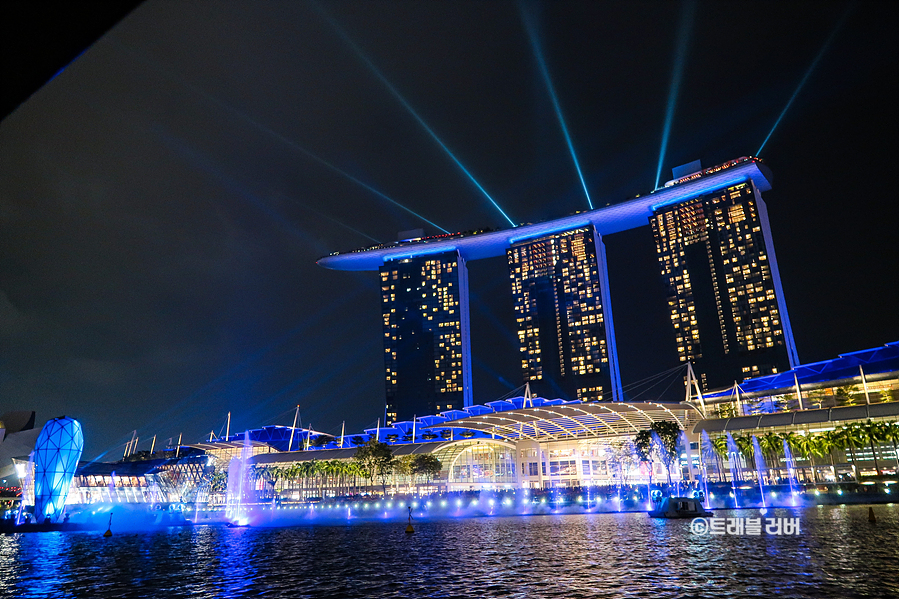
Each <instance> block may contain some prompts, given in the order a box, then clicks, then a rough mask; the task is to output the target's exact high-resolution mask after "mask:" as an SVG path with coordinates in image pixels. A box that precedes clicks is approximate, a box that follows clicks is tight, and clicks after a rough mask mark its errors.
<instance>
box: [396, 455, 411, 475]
mask: <svg viewBox="0 0 899 599" xmlns="http://www.w3.org/2000/svg"><path fill="white" fill-rule="evenodd" d="M414 461H415V456H414V455H404V456H400V457H398V458H396V460H395V461H394V463H393V473H394V474H395V475H397V476H404V477H406V479H407V481H406V482H410V481H411V479H412V475H413V472H412V463H413V462H414Z"/></svg>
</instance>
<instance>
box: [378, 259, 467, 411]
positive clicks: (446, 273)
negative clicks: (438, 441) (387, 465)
mask: <svg viewBox="0 0 899 599" xmlns="http://www.w3.org/2000/svg"><path fill="white" fill-rule="evenodd" d="M380 274H381V311H382V312H381V313H382V316H383V325H384V364H385V368H384V370H385V376H386V386H387V423H388V424H389V423H393V422H396V421H397V420H411V419H412V418H413V417H414V416H415V415H416V414H418V415H423V414H433V413H436V412H440V411H443V410H453V409H460V408H462V407H465V406H468V405H471V350H470V346H471V343H470V340H469V327H468V269H467V267H466V266H465V261H464V260H463V259H462V258H461V256H460V255H459V253H458V252H446V253H440V254H433V255H421V256H416V257H414V258H404V259H400V260H391V261H388V262H386V263H385V264H384V265H383V266H382V267H381V268H380Z"/></svg>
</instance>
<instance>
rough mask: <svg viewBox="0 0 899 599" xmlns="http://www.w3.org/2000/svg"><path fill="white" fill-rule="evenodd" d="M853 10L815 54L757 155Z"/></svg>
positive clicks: (848, 10) (841, 19)
mask: <svg viewBox="0 0 899 599" xmlns="http://www.w3.org/2000/svg"><path fill="white" fill-rule="evenodd" d="M851 10H852V5H850V6H849V8H848V9H847V10H846V12H844V13H843V16H842V17H841V18H840V21H839V22H838V23H837V26H836V27H834V30H833V32H832V33H831V34H830V37H828V38H827V41H826V42H824V45H823V46H822V47H821V50H820V51H819V52H818V55H817V56H815V60H813V61H812V64H811V66H810V67H809V68H808V70H807V71H806V72H805V75H803V76H802V80H801V81H800V82H799V85H798V86H797V87H796V91H794V92H793V95H792V96H790V101H789V102H787V105H786V106H784V109H783V110H781V111H780V115H779V116H778V117H777V120H776V121H774V126H773V127H771V131H769V132H768V135H767V136H766V137H765V141H763V142H762V145H761V146H759V151H758V152H756V153H755V155H756V156H761V153H762V150H764V149H765V144H767V143H768V140H769V139H771V135H773V134H774V130H775V129H777V126H778V125H780V121H781V120H783V118H784V115H785V114H786V113H787V111H788V110H789V109H790V106H792V105H793V101H794V100H795V99H796V96H798V95H799V92H800V91H802V87H803V86H804V85H805V82H806V81H808V78H809V77H810V76H811V74H812V71H814V70H815V67H816V66H818V61H820V60H821V57H822V56H824V53H825V52H827V48H828V47H829V46H830V43H831V42H832V41H833V38H835V37H836V35H837V33H838V32H839V31H840V28H842V26H843V23H844V22H845V21H846V17H847V16H848V15H849V12H850V11H851Z"/></svg>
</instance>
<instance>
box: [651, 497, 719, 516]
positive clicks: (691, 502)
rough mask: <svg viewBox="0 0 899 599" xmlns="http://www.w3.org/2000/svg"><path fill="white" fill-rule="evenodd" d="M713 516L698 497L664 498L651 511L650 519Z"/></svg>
mask: <svg viewBox="0 0 899 599" xmlns="http://www.w3.org/2000/svg"><path fill="white" fill-rule="evenodd" d="M711 515H712V512H710V511H708V510H707V509H705V508H704V507H703V506H702V502H701V501H700V499H699V498H698V497H662V498H661V500H659V501H658V502H657V503H656V506H655V507H654V508H653V509H652V510H650V511H649V517H650V518H707V517H709V516H711Z"/></svg>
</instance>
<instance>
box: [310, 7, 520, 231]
mask: <svg viewBox="0 0 899 599" xmlns="http://www.w3.org/2000/svg"><path fill="white" fill-rule="evenodd" d="M316 8H317V9H318V11H319V12H320V13H321V15H322V16H323V17H324V18H325V20H327V21H328V23H329V24H330V25H331V27H333V28H334V30H335V31H336V32H337V33H338V34H339V35H340V37H341V38H342V39H343V41H345V42H346V43H347V44H348V45H349V46H350V47H351V48H352V49H353V52H355V53H356V55H357V56H358V57H359V58H361V59H362V60H363V62H365V64H366V65H367V66H368V68H369V70H371V72H372V73H374V75H375V76H376V77H377V78H378V80H379V81H380V82H381V83H383V84H384V87H386V88H387V89H388V90H389V91H390V93H391V94H392V95H393V97H394V98H396V99H397V100H398V101H399V103H400V104H402V105H403V108H405V109H406V110H407V111H408V112H409V114H411V115H412V116H413V118H415V120H416V121H418V124H419V125H421V126H422V128H423V129H424V130H425V131H427V132H428V135H430V136H431V138H432V139H433V140H434V141H436V142H437V144H438V145H439V146H440V147H441V148H442V149H443V151H444V152H446V154H447V156H449V157H450V158H451V159H452V161H453V162H455V163H456V166H458V167H459V168H460V169H461V170H462V172H463V173H465V176H467V177H468V179H469V180H470V181H471V182H472V183H474V185H475V187H477V188H478V189H479V190H480V191H481V193H483V194H484V197H486V198H487V199H488V200H489V201H490V203H491V204H493V207H494V208H496V209H497V210H498V211H499V213H500V214H502V215H503V218H505V219H506V220H507V221H509V224H510V225H512V226H513V227H514V226H515V223H514V222H513V221H512V219H511V218H509V216H508V215H507V214H506V213H505V212H504V211H503V209H502V208H500V207H499V204H497V203H496V201H495V200H494V199H493V198H492V197H490V194H489V193H487V190H485V189H484V187H483V186H482V185H481V184H480V183H478V181H477V179H475V178H474V175H472V174H471V173H470V172H469V171H468V169H467V168H465V166H463V165H462V163H461V162H460V161H459V159H458V158H456V155H455V154H453V153H452V151H450V149H449V148H448V147H447V145H446V144H445V143H443V140H441V139H440V137H438V136H437V134H436V133H435V132H434V130H433V129H431V127H429V126H428V124H427V123H426V122H425V120H424V119H423V118H421V116H420V115H419V114H418V112H416V111H415V109H414V108H412V105H411V104H409V102H407V101H406V99H405V98H404V97H403V96H402V94H400V92H399V91H398V90H397V89H396V88H395V87H394V86H393V84H392V83H390V81H388V80H387V78H386V77H385V76H384V74H383V73H381V71H380V70H378V67H376V66H375V64H374V63H373V62H372V61H371V60H369V58H368V57H367V56H366V55H365V54H364V53H363V52H362V49H361V48H360V47H359V46H358V45H357V44H356V42H354V41H353V40H352V39H351V38H350V36H349V35H348V34H347V33H346V31H344V30H343V28H341V27H340V25H339V24H338V23H337V21H335V20H334V19H333V18H331V16H330V15H328V14H327V13H326V12H325V11H324V8H322V7H321V6H319V5H316ZM432 224H433V223H432ZM435 226H436V225H435ZM441 231H444V233H448V231H446V230H444V229H441Z"/></svg>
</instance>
